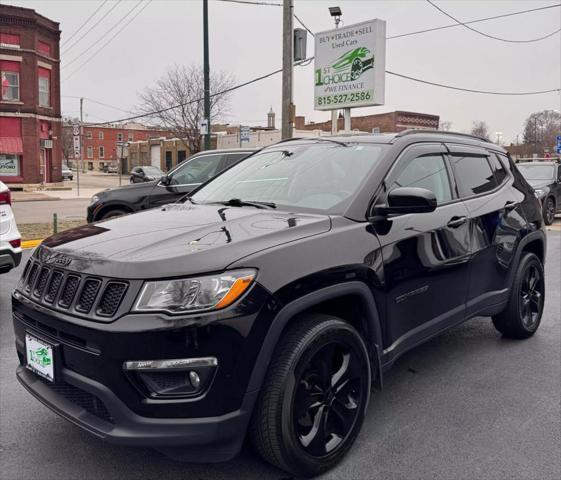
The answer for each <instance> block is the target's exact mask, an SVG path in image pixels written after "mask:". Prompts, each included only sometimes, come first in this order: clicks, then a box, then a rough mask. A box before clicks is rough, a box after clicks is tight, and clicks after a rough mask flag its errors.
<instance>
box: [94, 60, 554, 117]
mask: <svg viewBox="0 0 561 480" xmlns="http://www.w3.org/2000/svg"><path fill="white" fill-rule="evenodd" d="M313 59H314V57H310V58H307V59H305V60H302V61H301V62H297V63H296V64H295V65H302V64H308V63H309V62H310V61H311V60H313ZM280 72H282V68H279V69H278V70H275V71H273V72H270V73H267V74H265V75H261V76H260V77H257V78H254V79H252V80H248V81H247V82H244V83H240V84H238V85H235V86H233V87H230V88H227V89H225V90H222V91H220V92H216V93H213V94H211V95H210V96H211V98H212V97H216V96H217V95H223V94H225V93H229V92H232V91H234V90H237V89H239V88H242V87H245V86H247V85H250V84H252V83H256V82H259V81H261V80H264V79H266V78H269V77H272V76H273V75H276V74H277V73H280ZM386 73H387V74H388V75H394V76H396V77H401V78H404V79H407V80H411V81H414V82H419V83H425V84H427V85H433V86H435V87H442V88H448V89H452V90H459V91H463V92H469V93H480V94H486V95H505V96H506V95H509V96H511V95H516V96H522V95H539V94H544V93H552V92H559V91H561V88H554V89H551V90H539V91H534V92H492V91H487V90H474V89H470V88H462V87H454V86H452V85H446V84H443V83H436V82H430V81H427V80H422V79H419V78H415V77H410V76H408V75H403V74H400V73H396V72H391V71H389V70H386ZM202 101H203V98H202V97H201V98H197V99H195V100H191V101H189V102H185V103H179V104H177V105H172V106H171V107H166V108H162V109H160V110H154V111H151V112H147V113H141V114H138V115H134V116H131V117H126V118H120V119H118V120H113V121H111V122H105V123H104V124H109V123H121V122H127V121H130V120H136V119H138V118H144V117H150V116H153V115H157V114H160V113H164V112H169V111H170V110H174V109H176V108H181V107H185V106H187V105H191V104H193V103H197V102H202ZM104 124H101V125H104Z"/></svg>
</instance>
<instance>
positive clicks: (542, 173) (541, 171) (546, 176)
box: [518, 165, 554, 180]
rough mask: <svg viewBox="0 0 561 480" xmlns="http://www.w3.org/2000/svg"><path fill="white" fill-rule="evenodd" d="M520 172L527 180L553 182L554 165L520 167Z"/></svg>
mask: <svg viewBox="0 0 561 480" xmlns="http://www.w3.org/2000/svg"><path fill="white" fill-rule="evenodd" d="M518 170H520V172H521V173H522V175H524V178H525V179H526V180H551V179H552V178H553V174H554V172H553V165H518Z"/></svg>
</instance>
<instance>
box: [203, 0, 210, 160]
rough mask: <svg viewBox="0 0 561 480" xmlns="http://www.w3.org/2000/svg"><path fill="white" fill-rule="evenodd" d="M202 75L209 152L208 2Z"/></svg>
mask: <svg viewBox="0 0 561 480" xmlns="http://www.w3.org/2000/svg"><path fill="white" fill-rule="evenodd" d="M203 56H204V63H203V74H204V89H205V95H204V97H205V98H204V110H205V111H204V117H205V120H206V133H205V150H210V66H209V58H208V0H203Z"/></svg>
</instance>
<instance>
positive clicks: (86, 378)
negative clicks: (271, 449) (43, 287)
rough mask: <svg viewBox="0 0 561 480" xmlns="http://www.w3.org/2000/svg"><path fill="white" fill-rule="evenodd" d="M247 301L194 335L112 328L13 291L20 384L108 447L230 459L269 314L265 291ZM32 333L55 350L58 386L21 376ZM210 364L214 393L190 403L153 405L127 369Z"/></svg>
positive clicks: (189, 330) (168, 327)
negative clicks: (197, 360)
mask: <svg viewBox="0 0 561 480" xmlns="http://www.w3.org/2000/svg"><path fill="white" fill-rule="evenodd" d="M255 287H258V285H256V286H255ZM250 294H251V295H248V297H247V298H246V299H244V300H243V301H242V302H240V305H238V306H237V307H236V308H234V309H232V311H229V312H228V310H229V309H226V310H225V311H224V312H222V313H221V314H220V315H218V314H214V315H215V316H216V318H215V321H213V322H211V323H208V324H206V325H205V326H204V327H197V326H194V325H193V323H192V322H191V324H189V323H185V319H177V318H175V319H173V320H170V319H167V320H166V319H165V318H163V317H158V318H152V319H148V320H149V321H148V323H147V321H146V320H147V318H146V316H136V315H125V316H124V317H121V318H119V319H117V320H115V321H113V322H111V323H106V324H102V323H100V322H93V321H86V320H81V319H77V318H74V317H69V316H67V315H65V314H63V313H60V312H54V311H52V310H49V309H46V308H44V307H42V306H40V305H36V304H34V302H32V301H30V300H28V299H26V298H25V297H23V296H21V295H17V292H16V294H14V297H13V299H12V304H13V311H14V318H13V321H14V331H15V334H16V349H17V352H18V357H19V360H20V366H19V367H18V369H17V378H18V380H19V381H20V383H21V384H22V385H23V386H24V387H25V388H26V389H27V390H28V391H29V392H30V393H31V394H32V395H34V396H35V397H36V398H37V399H39V400H40V401H41V402H42V403H44V404H45V405H46V406H47V407H49V408H50V409H51V410H53V411H54V412H56V413H57V414H59V415H60V416H62V417H64V418H66V419H67V420H69V421H70V422H72V423H74V424H75V425H78V426H79V427H81V428H83V429H84V430H87V431H88V432H90V433H92V434H94V435H96V436H97V437H100V438H103V439H105V440H107V441H109V442H112V443H116V444H122V445H131V446H144V447H153V448H157V449H159V450H162V451H164V452H165V453H166V454H168V455H171V456H177V453H178V452H181V457H182V458H183V459H186V460H193V461H195V460H199V461H222V460H227V459H229V458H232V457H233V456H235V455H236V454H237V453H238V451H239V449H240V448H241V444H242V442H243V439H244V436H245V430H246V428H247V424H248V421H249V418H250V416H251V411H252V408H253V404H254V402H255V399H256V396H257V391H256V390H254V391H247V386H248V383H249V378H250V375H251V373H252V370H253V367H254V365H255V360H256V358H257V355H258V353H259V350H260V346H261V344H262V342H263V336H264V335H265V334H266V331H267V328H266V326H267V325H268V324H269V321H268V319H267V318H266V317H267V316H268V315H269V312H270V311H271V309H270V308H267V307H266V306H265V305H266V304H267V302H268V298H269V296H268V294H267V293H266V292H265V291H264V289H262V288H253V289H252V291H251V292H250ZM155 317H156V316H155ZM182 322H183V323H182ZM26 332H27V333H29V334H31V335H33V336H35V337H38V338H41V339H42V340H43V341H45V342H48V343H50V344H52V345H53V346H54V348H55V379H56V383H50V382H47V381H46V380H43V379H42V378H41V377H39V376H37V375H35V374H34V373H32V372H31V371H29V370H28V369H27V368H25V366H24V365H25V334H26ZM208 355H212V356H215V357H217V358H218V367H217V369H216V372H215V374H214V376H213V377H212V380H211V382H210V383H209V385H208V388H206V389H204V390H203V391H201V392H200V395H195V396H190V397H188V398H176V397H174V398H161V397H160V398H157V397H154V396H153V395H150V393H149V392H147V391H145V390H143V389H142V388H141V386H140V385H139V382H138V378H135V376H134V375H131V374H130V372H127V371H125V369H124V368H123V365H124V362H126V361H131V360H157V359H173V358H194V357H205V356H208ZM57 365H58V366H57ZM184 446H188V447H189V448H188V449H184V448H180V447H184Z"/></svg>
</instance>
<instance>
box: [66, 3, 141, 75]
mask: <svg viewBox="0 0 561 480" xmlns="http://www.w3.org/2000/svg"><path fill="white" fill-rule="evenodd" d="M141 3H142V0H139V1H138V2H137V3H135V4H134V5H133V7H132V8H131V9H129V10H128V11H127V12H126V13H125V14H124V15H123V16H122V17H121V18H120V19H119V20H118V21H117V23H115V24H114V25H113V26H112V27H111V28H110V29H109V30H107V31H106V32H104V33H103V35H101V36H100V37H99V38H98V39H97V40H95V41H94V42H93V43H92V44H91V45H90V46H88V47H87V48H85V49H84V50H83V51H82V52H81V53H79V54H78V55H77V56H76V57H74V58H73V59H72V60H70V61H69V62H66V63H64V65H63V67H64V68H66V67H68V66H69V65H72V64H73V63H74V62H75V61H76V60H79V59H80V58H81V57H83V56H84V54H85V53H87V52H89V51H91V49H92V48H93V47H95V46H96V45H97V44H98V43H99V42H101V41H102V40H103V39H105V38H107V35H109V34H110V33H111V32H112V31H113V30H115V28H117V27H118V26H119V25H120V24H121V23H122V22H123V21H124V20H125V19H126V18H127V17H128V16H129V15H130V14H131V13H132V12H133V11H134V10H136V8H137V7H138V6H139V5H140V4H141Z"/></svg>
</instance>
